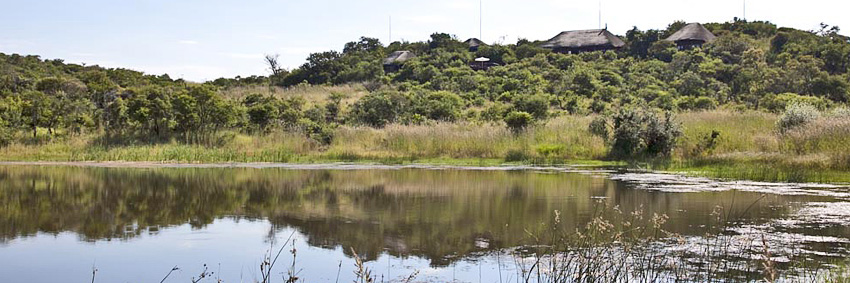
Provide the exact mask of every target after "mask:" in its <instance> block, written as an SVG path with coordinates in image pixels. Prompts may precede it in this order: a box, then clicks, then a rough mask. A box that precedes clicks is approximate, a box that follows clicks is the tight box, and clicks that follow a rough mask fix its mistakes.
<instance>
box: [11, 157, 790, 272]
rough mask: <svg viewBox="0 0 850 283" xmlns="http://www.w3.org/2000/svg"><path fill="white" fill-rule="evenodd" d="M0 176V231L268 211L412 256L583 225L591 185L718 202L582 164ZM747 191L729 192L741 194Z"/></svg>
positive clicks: (646, 201) (447, 256)
mask: <svg viewBox="0 0 850 283" xmlns="http://www.w3.org/2000/svg"><path fill="white" fill-rule="evenodd" d="M0 187H2V188H3V189H2V190H0V233H2V239H4V240H9V239H14V238H16V237H21V236H29V235H34V234H35V233H38V232H43V233H51V234H56V233H60V232H64V231H71V232H75V233H77V234H79V235H80V237H81V238H82V239H84V240H86V241H92V240H98V239H127V238H132V237H135V236H137V235H140V234H143V233H148V232H150V231H154V230H158V229H160V228H161V227H168V226H174V225H182V224H186V223H189V224H191V225H192V227H195V228H202V227H204V226H205V225H208V224H210V223H212V222H213V221H214V220H215V219H218V218H221V217H240V218H249V219H268V220H269V221H270V222H271V223H272V226H273V228H272V229H273V230H274V229H280V227H295V228H296V229H298V230H299V231H300V232H301V233H303V234H305V235H306V236H307V239H308V243H309V244H310V245H313V246H318V247H327V248H333V247H336V246H342V247H343V249H342V250H343V251H345V252H346V253H348V252H350V248H354V249H355V250H357V252H358V254H360V255H361V256H363V257H364V258H366V259H375V258H376V257H377V256H378V255H380V254H381V253H382V252H389V253H390V254H392V255H396V256H406V255H415V256H423V257H425V258H429V259H431V260H432V264H434V265H447V264H450V263H451V262H452V260H455V259H457V258H462V257H463V256H465V255H469V254H470V253H475V252H480V251H487V250H493V249H498V248H503V247H513V246H517V245H520V244H521V243H523V242H524V241H525V240H526V239H527V237H528V234H527V233H526V229H529V228H535V227H540V226H541V225H546V224H548V223H550V222H551V220H552V212H553V211H554V210H559V211H561V225H564V227H567V228H574V227H579V226H583V225H584V223H586V221H587V220H588V219H589V218H590V217H591V214H593V211H594V210H595V206H596V204H594V201H593V200H592V197H598V196H604V197H606V198H607V202H609V203H611V204H616V205H619V206H620V207H621V208H622V209H623V210H624V211H632V210H634V209H638V208H639V207H643V208H644V209H645V210H646V212H647V213H648V214H649V215H651V214H652V213H659V214H662V213H666V214H673V213H676V212H677V211H681V210H683V209H685V212H684V213H679V215H678V216H677V217H679V218H680V219H679V221H671V223H670V224H668V226H669V227H666V228H667V229H668V230H672V231H676V232H688V231H691V232H693V233H702V232H704V231H699V229H696V230H695V228H694V227H693V226H692V225H691V224H693V223H704V222H703V221H704V218H705V217H707V215H708V214H709V213H710V211H711V210H712V209H713V208H714V206H715V205H717V204H719V203H724V202H725V203H729V200H728V197H729V196H728V194H721V193H713V194H662V193H652V192H646V191H638V190H631V189H628V188H626V187H624V186H623V185H622V184H621V183H617V182H613V181H610V180H607V179H603V178H598V177H592V176H585V175H577V174H535V173H532V172H500V171H496V172H493V171H487V172H482V171H451V170H437V171H434V170H376V171H371V170H361V171H329V170H306V171H293V170H283V169H263V170H259V169H118V168H75V167H0ZM757 197H759V196H758V195H747V194H738V195H737V196H736V198H738V199H740V201H739V203H741V204H746V205H749V203H747V200H749V199H756V198H757ZM786 201H788V200H787V199H782V198H778V197H776V198H768V199H766V200H764V201H763V202H762V203H760V204H758V205H757V208H761V207H765V208H766V209H763V210H762V209H757V210H755V211H757V213H755V214H754V215H753V216H752V217H751V218H752V219H763V218H768V217H771V216H776V215H780V214H782V213H784V211H785V210H784V209H767V208H770V207H771V205H772V206H778V205H777V204H781V203H784V202H786ZM674 219H676V218H675V217H674ZM275 227H277V228H275ZM272 232H274V231H272Z"/></svg>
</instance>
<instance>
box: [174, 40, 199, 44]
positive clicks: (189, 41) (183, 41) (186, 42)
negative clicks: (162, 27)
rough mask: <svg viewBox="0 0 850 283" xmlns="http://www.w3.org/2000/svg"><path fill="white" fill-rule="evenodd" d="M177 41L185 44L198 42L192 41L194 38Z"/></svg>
mask: <svg viewBox="0 0 850 283" xmlns="http://www.w3.org/2000/svg"><path fill="white" fill-rule="evenodd" d="M177 43H180V44H185V45H195V44H198V42H197V41H194V40H180V41H178V42H177Z"/></svg>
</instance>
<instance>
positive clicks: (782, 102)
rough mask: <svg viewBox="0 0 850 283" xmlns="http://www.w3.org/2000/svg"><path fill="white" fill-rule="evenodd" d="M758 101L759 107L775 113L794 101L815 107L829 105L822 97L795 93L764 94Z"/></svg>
mask: <svg viewBox="0 0 850 283" xmlns="http://www.w3.org/2000/svg"><path fill="white" fill-rule="evenodd" d="M759 102H760V104H761V107H763V108H765V109H767V110H770V111H772V112H776V113H779V112H782V111H785V109H787V108H788V106H789V105H791V104H794V103H798V104H808V105H811V106H814V107H815V108H817V109H826V108H827V107H828V106H829V101H827V100H826V99H824V98H822V97H815V96H807V95H799V94H796V93H782V94H770V95H766V96H765V97H764V98H762V99H761V100H760V101H759Z"/></svg>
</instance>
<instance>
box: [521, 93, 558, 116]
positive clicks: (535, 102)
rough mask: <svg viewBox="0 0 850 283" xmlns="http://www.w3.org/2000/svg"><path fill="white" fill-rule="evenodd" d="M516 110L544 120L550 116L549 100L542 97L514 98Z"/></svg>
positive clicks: (524, 96) (522, 96)
mask: <svg viewBox="0 0 850 283" xmlns="http://www.w3.org/2000/svg"><path fill="white" fill-rule="evenodd" d="M513 102H514V110H515V111H520V112H525V113H528V114H531V116H533V117H534V119H538V120H542V119H546V117H548V116H549V98H548V97H546V96H544V95H542V94H536V95H518V96H517V97H515V98H514V100H513Z"/></svg>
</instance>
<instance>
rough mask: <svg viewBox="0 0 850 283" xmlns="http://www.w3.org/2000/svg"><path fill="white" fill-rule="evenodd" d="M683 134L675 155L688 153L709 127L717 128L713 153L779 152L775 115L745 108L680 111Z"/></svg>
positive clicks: (708, 130)
mask: <svg viewBox="0 0 850 283" xmlns="http://www.w3.org/2000/svg"><path fill="white" fill-rule="evenodd" d="M677 119H678V120H679V121H680V122H681V123H682V128H683V132H684V135H683V138H682V139H681V140H680V142H679V148H678V149H677V150H676V153H677V156H678V157H683V158H684V157H690V156H689V154H691V153H692V152H693V150H694V148H695V147H696V146H697V144H698V143H699V142H700V141H701V140H702V139H703V138H704V137H705V136H707V135H710V134H711V132H712V131H718V132H719V133H720V136H719V137H718V139H717V148H716V149H715V150H714V153H716V154H726V153H736V152H760V153H776V152H779V141H778V139H777V136H776V134H775V131H774V129H775V127H774V125H775V124H776V120H777V119H778V117H777V115H775V114H770V113H764V112H756V111H748V112H744V113H738V112H731V111H724V110H716V111H704V112H687V113H681V114H679V115H678V116H677Z"/></svg>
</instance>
